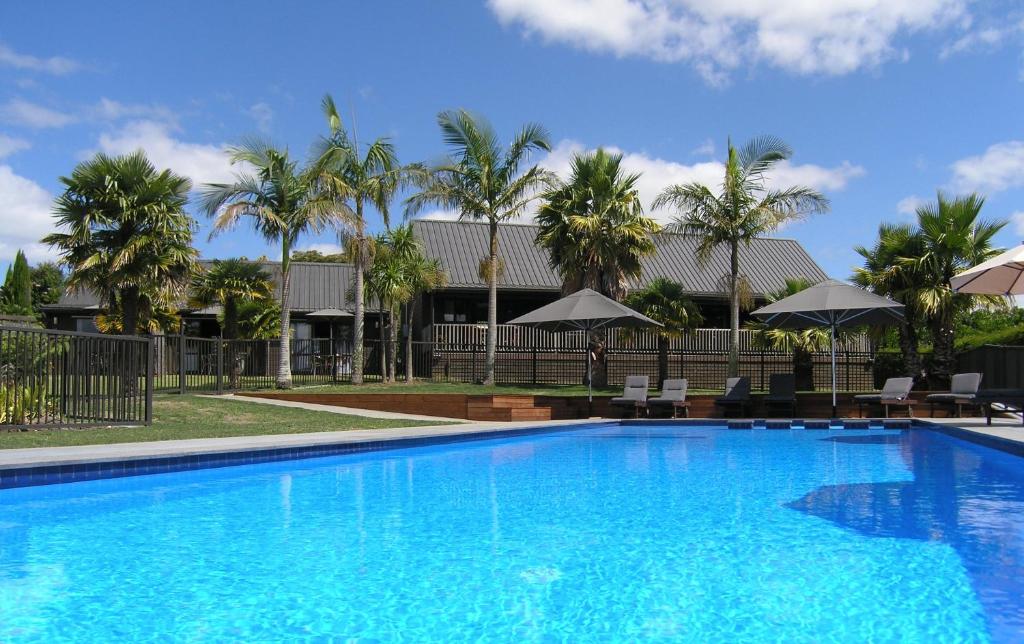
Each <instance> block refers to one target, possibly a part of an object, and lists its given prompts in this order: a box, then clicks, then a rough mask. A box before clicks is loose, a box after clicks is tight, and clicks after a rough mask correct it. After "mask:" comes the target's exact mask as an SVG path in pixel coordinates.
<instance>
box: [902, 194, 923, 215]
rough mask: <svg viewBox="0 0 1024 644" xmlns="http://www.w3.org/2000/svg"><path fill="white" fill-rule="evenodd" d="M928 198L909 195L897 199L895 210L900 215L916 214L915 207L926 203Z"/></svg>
mask: <svg viewBox="0 0 1024 644" xmlns="http://www.w3.org/2000/svg"><path fill="white" fill-rule="evenodd" d="M927 202H928V200H927V199H925V198H923V197H918V196H917V195H910V196H907V197H904V198H902V199H900V200H899V202H898V203H897V204H896V212H898V213H900V214H901V215H909V216H912V215H916V214H917V209H918V208H920V207H921V206H923V205H924V204H925V203H927Z"/></svg>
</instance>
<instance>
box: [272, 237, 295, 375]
mask: <svg viewBox="0 0 1024 644" xmlns="http://www.w3.org/2000/svg"><path fill="white" fill-rule="evenodd" d="M290 254H291V244H290V243H289V241H288V239H287V238H285V239H284V240H282V242H281V350H280V355H279V356H278V360H277V382H276V383H275V385H276V386H277V388H278V389H291V388H292V356H291V350H292V343H291V337H290V336H291V322H292V320H291V309H289V308H288V292H289V290H290V288H291V279H292V278H291V258H290V257H289V255H290Z"/></svg>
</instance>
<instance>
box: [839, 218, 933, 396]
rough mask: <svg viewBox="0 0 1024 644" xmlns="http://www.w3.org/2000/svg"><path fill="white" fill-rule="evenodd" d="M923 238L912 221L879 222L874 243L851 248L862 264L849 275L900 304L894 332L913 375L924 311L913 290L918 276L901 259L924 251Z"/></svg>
mask: <svg viewBox="0 0 1024 644" xmlns="http://www.w3.org/2000/svg"><path fill="white" fill-rule="evenodd" d="M922 241H923V240H922V238H921V236H920V235H918V234H917V230H916V228H915V227H914V226H913V225H911V224H888V223H882V224H881V225H879V227H878V238H877V239H876V240H875V243H874V245H872V246H871V247H870V248H867V247H865V246H856V247H855V248H854V250H855V251H856V252H857V254H859V255H860V256H861V257H863V258H864V264H863V265H862V266H858V267H856V268H854V273H853V278H852V281H853V283H854V284H857V285H859V286H862V287H864V288H866V289H868V290H870V291H872V292H874V293H877V294H878V295H883V296H885V297H888V298H890V299H893V300H895V301H897V302H900V303H901V304H903V321H902V322H900V324H899V326H898V327H896V332H897V337H898V340H899V345H900V353H901V354H902V356H903V375H905V376H909V377H911V378H915V379H917V378H920V377H921V373H922V369H921V353H920V339H919V327H920V325H921V322H922V318H923V315H924V314H923V312H922V311H921V307H920V303H919V299H918V297H917V293H916V289H917V277H916V276H915V274H914V272H913V271H910V270H908V269H907V267H906V266H905V265H903V264H902V263H901V261H900V260H901V258H903V257H917V256H920V255H921V253H922V252H923V251H924V248H923V245H922Z"/></svg>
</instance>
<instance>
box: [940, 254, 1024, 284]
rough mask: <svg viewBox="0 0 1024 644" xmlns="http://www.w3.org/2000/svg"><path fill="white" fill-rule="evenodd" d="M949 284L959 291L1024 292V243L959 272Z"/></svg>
mask: <svg viewBox="0 0 1024 644" xmlns="http://www.w3.org/2000/svg"><path fill="white" fill-rule="evenodd" d="M949 285H950V286H952V287H953V290H954V291H956V292H957V293H975V294H977V295H1021V294H1024V245H1020V246H1017V247H1016V248H1012V249H1010V250H1008V251H1006V252H1005V253H1003V254H1001V255H996V256H995V257H993V258H992V259H990V260H988V261H987V262H982V263H981V264H978V265H977V266H975V267H974V268H969V269H967V270H966V271H964V272H962V273H959V274H957V275H956V276H955V277H953V279H951V280H950V281H949Z"/></svg>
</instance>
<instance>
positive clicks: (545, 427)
mask: <svg viewBox="0 0 1024 644" xmlns="http://www.w3.org/2000/svg"><path fill="white" fill-rule="evenodd" d="M953 420H956V419H949V420H948V421H946V422H933V421H931V420H925V419H916V418H915V419H906V418H899V419H859V418H858V419H854V418H851V419H841V421H840V422H842V423H843V427H841V429H862V430H872V429H909V428H913V427H927V428H929V429H935V430H938V431H941V432H944V433H947V434H950V435H953V436H956V437H958V438H962V439H965V440H968V441H970V442H974V443H978V444H982V445H985V446H988V447H992V448H995V449H1000V450H1002V451H1007V452H1011V453H1014V454H1017V455H1020V456H1024V432H1022V435H1021V438H1020V439H1016V438H1013V437H1004V436H996V435H993V434H991V433H986V432H984V431H976V430H974V429H971V428H964V427H957V426H954V425H952V424H951V422H950V421H953ZM620 423H621V424H625V425H645V424H661V425H664V424H673V425H682V426H695V425H699V426H709V425H710V426H716V427H721V428H727V429H733V430H753V429H760V430H785V429H790V428H792V426H793V424H794V423H798V425H797V427H799V428H802V429H817V430H828V429H840V427H835V426H834V425H833V424H832V421H829V420H824V419H794V420H786V419H779V420H776V419H721V418H688V419H603V418H589V419H579V420H563V421H545V422H544V423H543V424H538V422H537V421H524V422H519V423H475V424H461V425H437V426H424V427H404V428H395V429H364V430H349V431H343V432H312V433H305V434H272V435H262V436H236V437H227V438H204V439H188V440H172V441H152V442H145V443H113V444H106V445H83V446H71V447H35V448H25V449H10V450H0V489H9V488H16V487H29V486H37V485H51V484H57V483H70V482H75V481H87V480H95V479H103V478H119V477H124V476H138V475H144V474H154V473H166V472H178V471H185V470H193V469H205V468H219V467H230V466H233V465H245V464H252V463H266V462H272V461H282V460H295V459H304V458H316V457H323V456H336V455H342V454H353V453H359V452H370V451H383V450H391V449H400V448H406V447H419V446H426V445H439V444H445V443H454V442H465V441H474V440H485V439H493V438H507V437H514V436H526V435H530V434H545V433H551V432H553V431H559V430H569V429H574V428H577V427H584V426H588V425H609V424H620Z"/></svg>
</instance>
